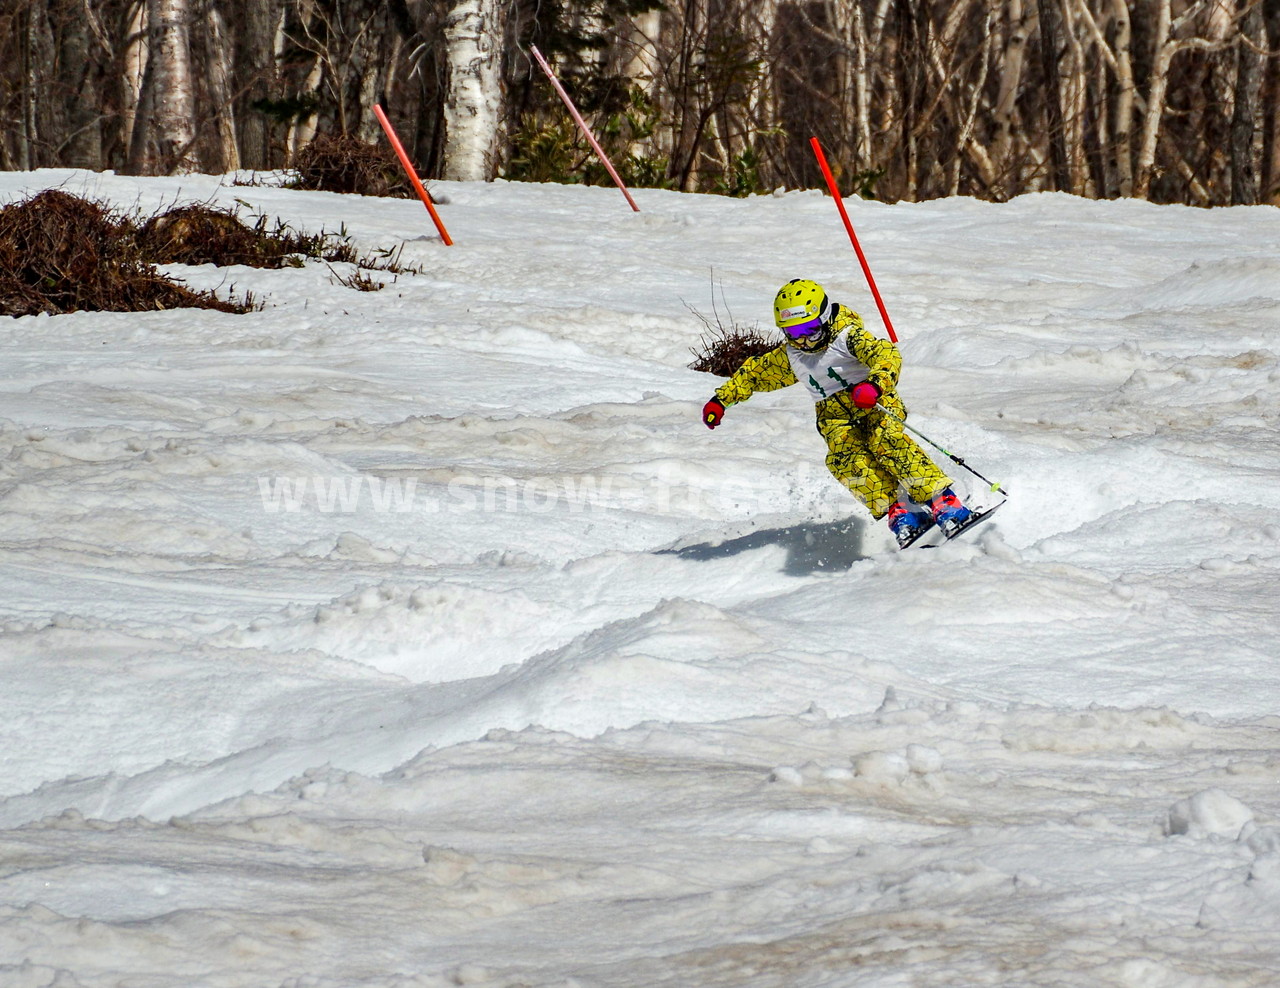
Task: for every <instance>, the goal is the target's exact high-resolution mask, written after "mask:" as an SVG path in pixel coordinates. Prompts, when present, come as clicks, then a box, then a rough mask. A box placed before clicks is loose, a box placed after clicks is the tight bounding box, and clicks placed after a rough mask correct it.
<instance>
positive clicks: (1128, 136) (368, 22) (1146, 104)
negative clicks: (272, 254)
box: [0, 0, 1280, 205]
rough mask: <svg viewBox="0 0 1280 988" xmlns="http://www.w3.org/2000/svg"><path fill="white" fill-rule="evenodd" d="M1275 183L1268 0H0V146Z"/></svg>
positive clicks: (893, 187) (264, 159)
mask: <svg viewBox="0 0 1280 988" xmlns="http://www.w3.org/2000/svg"><path fill="white" fill-rule="evenodd" d="M532 45H536V46H537V47H538V48H539V50H540V51H542V53H543V54H544V55H545V56H546V57H547V58H548V59H550V60H551V61H552V63H553V65H555V67H556V70H557V73H558V74H559V76H560V77H561V79H562V80H563V81H564V83H565V85H566V86H567V88H568V89H569V91H570V92H571V93H572V94H573V96H574V98H575V100H576V101H577V102H578V105H579V107H580V108H581V109H582V110H583V111H584V112H585V113H586V114H587V116H588V119H590V120H591V121H592V122H593V124H594V125H595V127H596V128H597V132H598V134H599V135H600V136H601V138H602V141H603V143H604V144H605V147H606V149H607V150H608V152H609V154H610V156H611V157H612V158H613V160H614V163H615V164H616V165H618V166H619V170H620V171H621V172H622V173H623V176H624V178H625V179H626V180H627V181H628V182H629V183H630V184H633V185H641V186H662V187H667V188H675V189H682V190H696V191H709V192H721V193H726V194H731V195H745V194H750V193H753V192H760V191H767V190H771V189H773V188H776V187H778V186H786V187H788V188H803V187H815V186H820V185H821V184H822V180H821V176H820V174H819V173H818V171H817V168H816V164H815V162H814V160H813V156H812V154H811V152H810V149H809V146H808V138H809V137H810V136H814V135H816V136H817V137H819V138H820V139H821V140H822V142H823V146H824V148H825V149H826V152H827V156H828V158H829V159H830V160H831V162H832V164H833V166H835V167H836V168H837V169H838V180H839V182H840V185H841V189H842V191H843V192H844V193H845V194H849V193H861V194H863V195H869V196H870V195H874V196H876V197H878V198H882V199H886V200H890V201H892V200H898V199H907V200H919V199H927V198H933V197H937V196H945V195H956V194H960V195H972V196H978V197H981V198H984V199H992V200H1003V199H1007V198H1009V197H1011V196H1014V195H1018V194H1019V193H1023V192H1029V191H1039V190H1053V189H1057V190H1062V191H1067V192H1072V193H1075V194H1078V195H1083V196H1091V197H1100V198H1111V197H1116V196H1135V197H1139V198H1145V199H1150V200H1153V201H1157V202H1181V203H1189V204H1195V205H1218V204H1229V203H1258V202H1272V203H1275V204H1280V59H1278V58H1277V53H1278V52H1280V0H795V2H793V0H663V2H657V0H5V2H4V5H3V11H0V115H2V116H3V126H2V128H0V135H2V136H0V168H3V169H5V170H14V169H24V170H25V169H32V168H39V167H49V166H63V167H79V168H88V169H94V170H102V169H115V170H117V171H120V172H128V173H133V174H168V173H173V172H183V171H202V172H212V173H223V172H227V171H232V170H235V169H240V168H244V169H278V168H287V167H289V165H290V164H291V162H292V161H293V159H294V156H295V155H296V154H297V153H298V152H299V150H300V149H302V148H303V147H305V146H306V145H307V144H308V143H309V142H310V141H312V140H313V139H314V138H315V137H316V136H317V135H345V136H349V137H356V138H359V139H361V140H364V141H368V142H376V141H380V140H382V136H381V131H380V129H379V127H378V124H377V122H376V120H375V119H374V117H373V115H372V112H371V107H372V105H373V103H374V102H382V103H383V105H384V106H385V107H386V109H387V110H388V113H389V115H390V116H391V118H392V120H393V122H394V123H395V125H396V127H397V129H398V130H399V132H400V134H401V137H402V138H403V139H404V140H405V143H406V145H407V146H408V147H409V150H410V154H411V156H412V157H413V159H414V161H415V163H416V164H417V166H418V168H419V169H420V171H421V172H422V173H423V175H424V177H429V178H449V179H463V180H485V179H492V178H494V177H496V176H504V177H507V178H511V179H522V180H532V181H591V182H601V181H606V180H607V179H606V178H605V176H604V173H603V170H602V169H601V168H600V167H599V166H598V164H596V163H595V162H594V161H593V160H592V158H591V156H590V154H589V150H588V148H587V146H586V144H585V142H584V141H583V140H582V139H581V137H580V136H579V135H578V134H577V133H576V130H575V128H574V126H573V124H572V122H571V120H570V118H569V116H568V114H567V112H566V111H565V110H564V108H563V107H562V105H561V104H560V102H559V100H558V99H557V97H556V96H555V94H554V92H553V91H552V89H551V88H550V86H549V85H548V83H547V81H546V79H545V78H544V77H543V76H542V74H541V72H540V71H539V70H538V68H537V66H536V65H535V64H534V62H533V60H532V59H531V57H530V46H532Z"/></svg>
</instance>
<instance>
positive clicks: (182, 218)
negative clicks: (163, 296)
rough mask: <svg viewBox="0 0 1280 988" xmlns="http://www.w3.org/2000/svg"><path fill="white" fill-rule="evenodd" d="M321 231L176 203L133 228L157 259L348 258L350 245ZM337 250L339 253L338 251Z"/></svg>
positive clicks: (265, 264)
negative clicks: (305, 231)
mask: <svg viewBox="0 0 1280 988" xmlns="http://www.w3.org/2000/svg"><path fill="white" fill-rule="evenodd" d="M329 239H330V238H329V237H327V236H326V235H324V234H319V235H316V236H309V235H304V234H298V233H295V232H294V231H292V230H290V229H289V228H288V227H287V226H285V225H284V224H283V223H277V224H276V227H275V229H274V230H270V231H268V230H267V228H266V217H265V216H262V217H259V218H258V220H257V222H256V224H255V225H254V226H252V227H250V226H246V225H245V224H244V223H243V222H242V221H241V220H240V218H239V216H237V215H236V213H235V212H234V211H232V210H230V209H215V208H213V207H210V206H203V205H198V204H197V205H191V206H177V207H175V208H173V209H170V210H168V211H167V212H164V213H161V214H159V215H157V216H153V217H151V219H149V220H147V222H146V223H144V224H143V225H142V229H141V230H139V231H138V244H139V246H140V247H141V248H142V250H143V252H144V253H145V254H146V256H147V259H148V260H150V261H153V262H154V263H156V264H217V265H228V264H247V265H249V266H251V267H255V268H281V267H284V266H286V265H294V264H300V263H301V259H300V258H299V256H298V255H303V256H306V257H325V258H326V259H328V260H347V259H349V258H348V257H347V251H348V250H349V248H343V247H342V246H335V245H331V244H329V242H328V241H329ZM337 255H341V256H337Z"/></svg>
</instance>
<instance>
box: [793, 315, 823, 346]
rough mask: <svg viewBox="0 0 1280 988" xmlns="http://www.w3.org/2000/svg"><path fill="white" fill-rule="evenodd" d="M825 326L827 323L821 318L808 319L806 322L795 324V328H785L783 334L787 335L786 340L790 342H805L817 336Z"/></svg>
mask: <svg viewBox="0 0 1280 988" xmlns="http://www.w3.org/2000/svg"><path fill="white" fill-rule="evenodd" d="M826 326H827V321H826V320H825V319H823V318H822V317H821V316H818V317H817V318H815V319H810V320H809V321H808V322H802V323H797V324H796V325H795V326H787V327H786V328H785V329H783V332H784V333H786V334H787V338H788V339H791V340H807V339H808V338H809V337H811V336H817V335H818V334H819V333H821V332H822V331H823V330H824V329H825V328H826Z"/></svg>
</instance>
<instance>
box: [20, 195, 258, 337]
mask: <svg viewBox="0 0 1280 988" xmlns="http://www.w3.org/2000/svg"><path fill="white" fill-rule="evenodd" d="M134 234H135V228H134V226H133V224H132V222H130V221H129V220H127V219H125V218H124V217H121V216H119V215H117V214H115V213H114V212H112V211H111V210H110V209H109V208H108V207H106V206H104V205H102V204H101V203H96V202H91V201H89V200H87V199H82V198H80V197H79V196H74V195H71V194H70V193H68V192H63V191H61V190H59V189H49V190H47V191H44V192H40V193H37V194H36V195H34V196H32V197H31V198H30V199H28V200H26V201H25V202H21V203H16V204H11V205H8V206H5V207H4V208H2V209H0V314H3V315H8V316H29V315H37V314H39V313H42V312H44V313H49V314H54V313H59V312H77V311H81V310H90V311H103V312H146V311H149V310H153V309H177V308H201V309H218V310H220V311H222V312H248V311H249V310H250V309H251V308H252V305H253V303H252V301H251V300H248V299H246V300H245V301H243V302H235V301H224V300H223V299H220V298H218V297H217V296H216V295H214V294H213V293H212V292H197V291H193V290H191V289H190V288H187V287H186V286H185V285H182V284H180V283H178V282H176V281H173V280H172V279H170V278H167V277H165V276H164V275H163V274H161V273H160V272H159V271H158V270H157V269H156V267H155V265H154V264H153V263H152V262H150V261H149V260H148V259H147V257H146V256H145V254H144V253H143V251H142V249H141V248H140V246H139V244H138V242H137V238H136V236H135V235H134Z"/></svg>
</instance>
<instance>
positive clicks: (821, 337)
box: [773, 278, 835, 350]
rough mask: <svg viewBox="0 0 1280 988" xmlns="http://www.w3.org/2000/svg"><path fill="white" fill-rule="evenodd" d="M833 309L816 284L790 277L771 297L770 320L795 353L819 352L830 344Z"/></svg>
mask: <svg viewBox="0 0 1280 988" xmlns="http://www.w3.org/2000/svg"><path fill="white" fill-rule="evenodd" d="M834 313H835V306H834V305H832V304H831V300H830V299H828V298H827V293H826V292H825V291H823V290H822V286H821V285H819V284H818V283H817V282H816V281H808V280H807V279H804V278H793V279H792V280H791V281H788V282H787V283H786V284H785V285H783V286H782V287H781V288H779V289H778V294H777V295H775V296H774V297H773V321H774V322H775V323H776V324H777V326H778V328H779V329H780V330H782V332H783V333H784V334H785V335H786V337H787V342H788V343H790V344H791V345H792V346H793V347H795V348H796V349H798V350H820V349H822V348H823V347H825V346H826V345H827V344H828V343H830V342H831V317H832V316H833V315H834Z"/></svg>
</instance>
